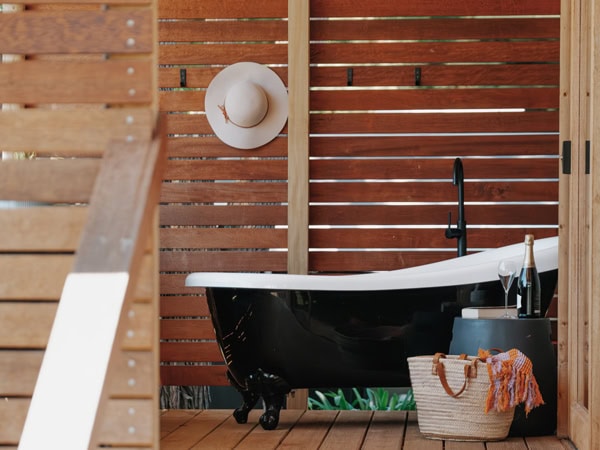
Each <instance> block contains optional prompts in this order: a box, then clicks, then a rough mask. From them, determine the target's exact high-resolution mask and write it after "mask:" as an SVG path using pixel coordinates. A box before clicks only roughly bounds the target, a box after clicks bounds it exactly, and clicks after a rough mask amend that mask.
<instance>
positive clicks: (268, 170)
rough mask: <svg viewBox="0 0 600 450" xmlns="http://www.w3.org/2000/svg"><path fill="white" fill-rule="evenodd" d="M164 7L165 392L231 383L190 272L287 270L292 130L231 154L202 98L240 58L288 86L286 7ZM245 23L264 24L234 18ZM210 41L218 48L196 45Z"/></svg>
mask: <svg viewBox="0 0 600 450" xmlns="http://www.w3.org/2000/svg"><path fill="white" fill-rule="evenodd" d="M159 5H160V19H161V20H160V21H159V39H160V41H161V44H162V45H161V46H160V60H159V62H160V68H159V86H160V89H161V92H160V108H161V110H162V111H164V112H165V113H166V114H167V124H168V130H167V131H168V133H169V140H168V142H167V149H168V156H169V157H170V161H169V162H168V164H167V169H166V173H165V182H164V183H163V189H162V202H163V205H162V206H161V225H162V226H163V229H162V230H161V246H162V250H163V251H162V252H161V260H160V265H161V272H162V274H161V293H162V298H161V317H162V320H161V339H162V343H161V361H162V366H161V378H162V383H163V384H164V385H197V384H205V385H224V384H228V383H227V380H226V379H225V372H224V367H223V366H222V365H218V366H206V365H205V363H206V362H218V363H219V364H222V357H221V355H220V352H219V351H218V349H217V347H216V344H215V343H214V331H213V328H212V325H211V323H210V320H209V313H208V308H207V305H206V301H205V298H204V296H203V292H202V290H201V289H197V290H190V289H187V288H185V287H184V285H183V284H184V278H185V273H186V272H190V271H203V270H223V271H230V270H239V271H252V270H272V271H276V272H285V271H286V267H287V255H286V252H285V249H286V247H287V233H286V230H285V229H284V228H280V229H275V228H274V227H275V226H278V225H279V226H285V225H286V224H287V208H286V206H285V203H286V201H287V161H286V157H287V138H286V136H285V133H286V131H287V130H284V131H283V133H284V134H283V135H282V136H280V137H277V138H276V139H275V140H274V141H272V142H270V143H269V144H267V145H265V146H263V147H261V148H260V149H256V150H251V151H244V150H237V149H233V148H231V147H227V146H225V145H224V144H222V143H221V142H220V141H219V140H218V139H217V138H216V137H215V136H214V134H213V133H212V130H211V128H210V126H209V125H208V122H207V120H206V117H205V115H204V114H203V111H204V93H205V90H206V87H207V86H208V84H209V83H210V81H211V80H212V78H213V77H214V76H215V75H216V74H217V73H218V72H219V71H220V70H221V69H222V68H223V67H224V66H226V65H229V64H233V63H236V62H240V61H256V62H259V63H263V64H270V65H273V67H274V69H275V71H276V72H277V73H278V74H279V76H280V77H281V78H282V79H283V80H284V82H285V83H286V84H287V70H286V65H287V58H288V55H287V45H286V44H285V42H286V41H287V22H286V21H285V20H284V19H285V18H287V0H283V1H281V0H278V1H258V2H233V1H224V2H223V1H212V0H211V1H203V2H193V3H190V2H184V1H181V0H165V1H161V2H159ZM245 18H257V19H261V20H254V21H240V20H230V19H245ZM198 19H205V20H198ZM204 40H207V41H210V42H211V43H210V44H202V45H196V44H194V43H196V42H200V41H204ZM181 69H184V70H186V79H187V86H186V87H183V88H182V87H180V70H181ZM187 112H197V113H199V114H185V113H187ZM274 248H276V249H281V250H282V251H277V252H272V251H269V250H270V249H274ZM190 291H192V293H191V294H190Z"/></svg>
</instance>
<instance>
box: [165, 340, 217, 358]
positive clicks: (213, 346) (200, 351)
mask: <svg viewBox="0 0 600 450" xmlns="http://www.w3.org/2000/svg"><path fill="white" fill-rule="evenodd" d="M160 360H161V361H164V362H186V361H188V362H208V361H215V362H221V363H222V362H223V356H222V355H221V352H220V350H219V347H218V345H217V343H216V342H163V343H161V344H160Z"/></svg>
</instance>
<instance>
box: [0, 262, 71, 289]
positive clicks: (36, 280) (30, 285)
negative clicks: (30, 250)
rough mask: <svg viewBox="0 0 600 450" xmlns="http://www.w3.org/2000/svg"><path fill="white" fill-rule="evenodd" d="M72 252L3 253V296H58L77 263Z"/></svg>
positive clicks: (0, 265) (1, 286) (0, 287)
mask: <svg viewBox="0 0 600 450" xmlns="http://www.w3.org/2000/svg"><path fill="white" fill-rule="evenodd" d="M73 259H74V257H73V255H71V254H49V255H35V254H30V255H27V254H25V255H13V254H10V253H7V254H0V273H4V274H10V277H6V278H4V279H3V281H2V283H0V299H6V300H58V299H59V298H60V295H61V293H62V288H63V285H64V283H65V278H66V277H67V274H68V273H69V271H70V270H71V268H72V266H73Z"/></svg>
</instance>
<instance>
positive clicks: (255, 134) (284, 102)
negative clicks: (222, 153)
mask: <svg viewBox="0 0 600 450" xmlns="http://www.w3.org/2000/svg"><path fill="white" fill-rule="evenodd" d="M204 106H205V111H206V117H207V118H208V122H209V124H210V126H211V127H212V129H213V131H214V132H215V134H216V135H217V137H219V139H221V140H222V141H223V142H224V143H226V144H227V145H230V146H232V147H236V148H241V149H251V148H257V147H260V146H262V145H264V144H266V143H267V142H270V141H271V140H273V139H274V138H275V137H276V136H277V135H278V134H279V133H280V132H281V130H282V129H283V127H284V126H285V123H286V121H287V114H288V97H287V89H286V87H285V85H284V84H283V82H282V81H281V79H280V78H279V77H278V76H277V74H276V73H275V72H273V71H272V70H271V69H269V68H268V67H267V66H264V65H262V64H257V63H254V62H241V63H236V64H233V65H231V66H228V67H226V68H225V69H223V70H222V71H221V72H219V73H218V74H217V75H216V76H215V77H214V78H213V80H212V81H211V82H210V84H209V86H208V90H207V91H206V97H205V101H204Z"/></svg>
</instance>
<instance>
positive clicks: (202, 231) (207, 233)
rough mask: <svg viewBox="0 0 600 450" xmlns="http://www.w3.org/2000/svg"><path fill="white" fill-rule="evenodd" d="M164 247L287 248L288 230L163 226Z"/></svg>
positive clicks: (161, 237)
mask: <svg viewBox="0 0 600 450" xmlns="http://www.w3.org/2000/svg"><path fill="white" fill-rule="evenodd" d="M160 241H161V243H162V246H163V248H189V245H190V242H193V243H194V246H195V247H198V248H213V249H226V248H285V247H286V246H287V231H286V230H274V229H272V228H228V229H220V228H163V229H161V230H160Z"/></svg>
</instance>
